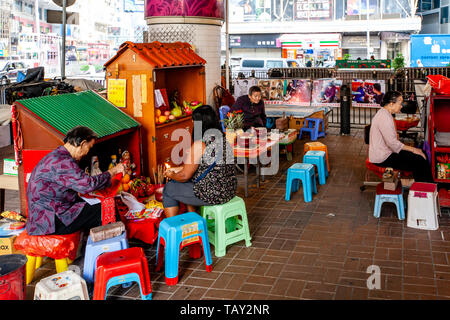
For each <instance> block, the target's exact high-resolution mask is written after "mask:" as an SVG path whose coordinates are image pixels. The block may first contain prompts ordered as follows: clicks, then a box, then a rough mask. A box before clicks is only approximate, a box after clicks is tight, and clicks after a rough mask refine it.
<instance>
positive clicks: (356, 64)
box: [336, 59, 391, 69]
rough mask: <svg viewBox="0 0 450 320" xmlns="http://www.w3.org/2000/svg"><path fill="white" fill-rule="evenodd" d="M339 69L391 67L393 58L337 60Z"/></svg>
mask: <svg viewBox="0 0 450 320" xmlns="http://www.w3.org/2000/svg"><path fill="white" fill-rule="evenodd" d="M336 68H338V69H390V68H391V60H389V59H388V60H336Z"/></svg>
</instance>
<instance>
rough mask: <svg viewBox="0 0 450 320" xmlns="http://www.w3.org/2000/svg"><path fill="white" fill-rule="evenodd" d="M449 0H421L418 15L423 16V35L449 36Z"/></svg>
mask: <svg viewBox="0 0 450 320" xmlns="http://www.w3.org/2000/svg"><path fill="white" fill-rule="evenodd" d="M449 6H450V1H449V0H419V2H418V6H417V13H418V14H419V15H420V16H422V30H421V31H420V33H422V34H449V33H450V23H449Z"/></svg>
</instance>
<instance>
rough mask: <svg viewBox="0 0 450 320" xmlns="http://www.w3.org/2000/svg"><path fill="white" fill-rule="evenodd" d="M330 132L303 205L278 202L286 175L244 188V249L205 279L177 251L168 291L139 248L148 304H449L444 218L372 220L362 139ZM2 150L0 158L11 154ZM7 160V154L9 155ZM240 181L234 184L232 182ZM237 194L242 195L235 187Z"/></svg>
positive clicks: (449, 241) (134, 292) (132, 295)
mask: <svg viewBox="0 0 450 320" xmlns="http://www.w3.org/2000/svg"><path fill="white" fill-rule="evenodd" d="M338 133H339V130H338V129H336V128H331V129H330V130H329V132H328V135H327V137H326V138H324V139H321V140H320V141H322V142H323V143H326V144H327V146H328V150H329V158H330V164H331V173H330V177H329V178H328V180H327V183H326V185H324V186H319V185H318V187H319V193H318V194H317V195H314V196H313V201H312V202H311V203H308V204H306V203H304V201H303V196H302V190H301V189H300V192H298V193H296V194H294V195H293V196H292V198H291V201H289V202H286V201H285V200H284V192H285V181H286V168H288V167H289V166H290V164H291V163H288V162H287V161H286V160H285V157H284V156H281V158H282V161H281V165H280V166H281V168H280V171H279V173H278V174H277V175H276V176H271V177H267V178H266V179H265V181H264V182H262V185H261V188H260V189H259V190H258V189H256V185H253V186H251V188H250V189H249V197H248V198H246V199H245V201H246V206H247V212H248V219H249V225H250V231H251V235H252V246H251V247H248V248H247V247H245V244H244V241H242V242H240V243H237V244H234V245H232V246H230V247H228V250H227V254H226V256H224V257H222V258H217V257H215V256H214V247H213V246H211V248H212V250H211V252H212V258H213V271H212V272H211V273H207V272H206V271H205V266H204V260H203V259H198V260H192V259H190V258H189V256H188V254H187V249H183V251H182V258H181V263H180V281H179V283H178V284H177V285H176V286H170V287H169V286H167V285H166V284H165V282H164V274H163V272H159V273H155V271H154V270H155V266H154V263H155V256H156V250H155V247H156V244H155V245H153V246H150V245H146V244H144V243H141V242H137V241H133V240H132V241H130V245H131V246H142V247H143V248H144V250H145V253H146V255H147V257H148V261H149V268H150V277H151V284H152V291H153V299H154V300H173V299H179V300H185V299H186V300H211V299H224V300H238V299H240V300H256V299H258V300H264V299H272V300H286V299H336V300H342V299H449V298H450V219H449V217H448V215H444V216H443V217H441V218H440V221H439V222H440V228H439V230H437V231H423V230H416V229H411V228H407V227H406V222H401V221H399V220H398V219H397V217H396V211H395V206H394V205H391V204H385V205H383V208H382V214H381V218H380V219H375V218H374V217H373V205H374V199H375V191H374V188H368V189H367V190H366V191H364V192H361V191H360V189H359V187H360V185H361V184H362V181H363V180H364V173H365V163H364V161H365V158H366V154H367V146H366V145H365V144H364V141H363V137H362V131H358V130H352V135H350V136H340V135H339V134H338ZM305 141H306V140H305V139H303V140H301V141H297V143H296V145H295V152H296V155H295V157H294V160H293V162H294V161H299V159H300V152H301V150H303V144H304V142H305ZM11 152H12V150H11V149H10V148H4V149H3V152H1V150H0V155H1V154H3V156H5V155H11ZM8 153H10V154H8ZM240 178H242V177H240ZM6 195H7V199H6V209H17V208H18V207H19V201H18V192H12V191H7V192H6ZM239 195H240V196H242V195H243V186H242V183H241V184H240V185H239ZM371 265H377V266H379V267H380V270H381V288H380V289H379V290H369V289H368V288H367V279H368V277H369V276H370V274H369V273H367V268H368V267H369V266H371ZM54 272H55V270H54V264H53V262H52V261H47V262H45V261H44V265H43V267H41V269H39V270H38V271H37V273H36V277H35V279H34V281H33V282H32V283H31V284H30V285H29V286H28V287H27V296H28V299H32V295H33V292H34V286H35V284H36V283H37V282H38V281H39V280H40V279H42V278H43V277H45V276H48V275H50V274H52V273H54ZM139 298H140V294H139V288H138V286H137V285H136V284H134V285H133V286H132V287H131V288H128V289H123V288H122V287H120V286H116V287H114V288H112V289H111V290H110V291H109V294H108V300H118V299H139Z"/></svg>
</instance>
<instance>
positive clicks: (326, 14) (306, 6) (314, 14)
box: [294, 0, 333, 20]
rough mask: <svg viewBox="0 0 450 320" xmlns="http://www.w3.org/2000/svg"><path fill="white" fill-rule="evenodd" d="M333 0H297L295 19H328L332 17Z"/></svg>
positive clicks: (295, 3)
mask: <svg viewBox="0 0 450 320" xmlns="http://www.w3.org/2000/svg"><path fill="white" fill-rule="evenodd" d="M332 9H333V4H332V1H331V0H295V2H294V20H326V19H331V17H332Z"/></svg>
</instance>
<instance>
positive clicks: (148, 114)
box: [105, 42, 206, 176]
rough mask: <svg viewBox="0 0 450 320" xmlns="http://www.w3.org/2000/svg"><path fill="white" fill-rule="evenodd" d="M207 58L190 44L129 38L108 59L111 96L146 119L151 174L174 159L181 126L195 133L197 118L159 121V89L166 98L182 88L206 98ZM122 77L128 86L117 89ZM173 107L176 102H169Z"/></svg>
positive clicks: (182, 93) (189, 97) (183, 93)
mask: <svg viewBox="0 0 450 320" xmlns="http://www.w3.org/2000/svg"><path fill="white" fill-rule="evenodd" d="M205 63H206V61H205V60H203V59H202V58H201V57H199V56H198V55H197V54H195V52H194V51H193V50H192V48H191V46H190V44H188V43H180V42H176V43H159V42H152V43H132V42H125V43H124V44H122V46H121V47H120V48H119V51H118V52H117V54H116V55H115V56H114V57H113V58H111V60H109V61H108V62H106V63H105V68H106V82H107V87H108V99H109V100H110V101H111V102H113V103H115V99H116V98H117V97H120V96H122V98H123V99H122V100H121V99H120V98H119V99H118V100H117V103H115V104H116V106H117V107H118V108H119V109H121V110H123V111H124V112H125V113H127V114H128V115H130V116H131V117H133V118H134V119H136V120H137V121H139V122H140V123H141V124H142V149H143V161H144V174H146V175H150V176H151V175H152V173H153V172H156V168H157V165H158V164H163V163H166V162H167V163H169V164H171V165H177V164H179V163H174V162H173V161H174V159H172V157H171V152H172V149H173V147H174V146H175V145H177V144H178V143H180V142H181V141H182V140H181V138H180V140H179V141H178V140H177V141H172V133H173V132H174V131H175V130H176V129H186V130H189V132H190V133H192V127H193V122H192V117H191V116H184V117H181V118H178V119H176V120H174V121H171V122H166V123H163V124H157V123H156V120H155V115H156V102H155V100H156V99H155V90H156V89H165V90H166V92H167V97H170V95H171V93H172V92H174V91H175V90H177V91H178V93H179V96H178V100H179V104H180V107H181V108H182V109H183V101H188V102H192V101H200V102H202V103H204V102H205V98H206V93H205V66H204V65H205ZM119 81H122V84H123V83H125V88H123V87H122V89H121V90H118V91H119V92H118V91H116V90H112V89H113V85H115V84H116V83H118V82H119ZM170 107H171V106H170Z"/></svg>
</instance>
